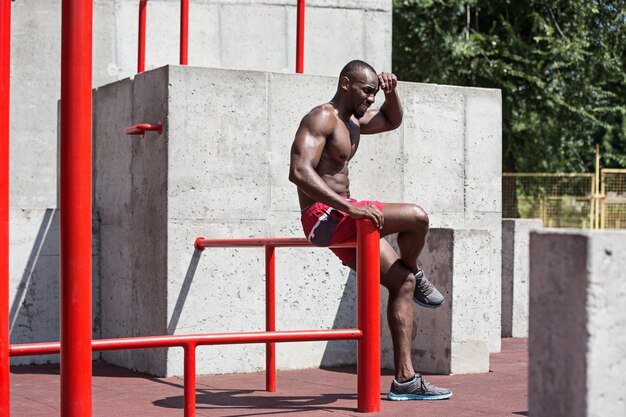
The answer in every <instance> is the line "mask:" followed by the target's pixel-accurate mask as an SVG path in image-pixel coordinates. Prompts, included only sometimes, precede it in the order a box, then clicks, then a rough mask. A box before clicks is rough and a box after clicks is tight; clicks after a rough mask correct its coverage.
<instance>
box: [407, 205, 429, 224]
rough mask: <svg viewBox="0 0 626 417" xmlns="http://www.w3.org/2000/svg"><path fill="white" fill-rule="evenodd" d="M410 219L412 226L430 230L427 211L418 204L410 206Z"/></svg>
mask: <svg viewBox="0 0 626 417" xmlns="http://www.w3.org/2000/svg"><path fill="white" fill-rule="evenodd" d="M409 213H410V214H409V219H410V222H411V224H414V225H416V226H417V227H419V228H428V223H429V221H430V220H429V218H428V214H427V213H426V210H424V209H423V208H422V207H420V206H418V205H417V204H410V205H409Z"/></svg>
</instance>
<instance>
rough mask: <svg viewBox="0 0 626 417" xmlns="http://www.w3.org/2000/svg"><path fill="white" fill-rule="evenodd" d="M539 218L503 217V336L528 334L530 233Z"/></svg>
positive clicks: (540, 224) (541, 225) (539, 221)
mask: <svg viewBox="0 0 626 417" xmlns="http://www.w3.org/2000/svg"><path fill="white" fill-rule="evenodd" d="M542 227H543V222H542V221H541V220H540V219H503V220H502V337H528V269H529V266H530V265H529V261H528V259H529V249H528V244H529V239H530V232H531V231H533V230H537V229H541V228H542Z"/></svg>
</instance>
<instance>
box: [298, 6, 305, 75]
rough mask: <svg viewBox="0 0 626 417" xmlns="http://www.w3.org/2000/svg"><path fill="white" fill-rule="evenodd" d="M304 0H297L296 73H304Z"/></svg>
mask: <svg viewBox="0 0 626 417" xmlns="http://www.w3.org/2000/svg"><path fill="white" fill-rule="evenodd" d="M304 9H305V5H304V0H298V12H297V14H298V24H297V29H296V32H297V35H296V72H297V73H298V74H302V73H303V72H304Z"/></svg>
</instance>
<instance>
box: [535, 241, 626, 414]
mask: <svg viewBox="0 0 626 417" xmlns="http://www.w3.org/2000/svg"><path fill="white" fill-rule="evenodd" d="M624 250H626V233H624V232H621V231H620V232H613V231H610V232H607V231H580V230H554V229H552V230H545V231H537V232H533V233H531V236H530V335H529V343H528V345H529V355H530V360H529V396H528V400H529V415H530V416H531V417H544V416H545V417H548V416H549V417H566V416H567V417H600V416H602V417H620V416H624V415H626V379H625V378H624V375H625V374H626V361H624V352H626V310H625V309H624V299H625V298H626V272H624V271H626V258H624V256H623V253H624Z"/></svg>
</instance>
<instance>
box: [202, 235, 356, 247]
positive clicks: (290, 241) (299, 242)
mask: <svg viewBox="0 0 626 417" xmlns="http://www.w3.org/2000/svg"><path fill="white" fill-rule="evenodd" d="M268 245H269V246H274V247H275V248H296V247H314V245H312V244H311V242H309V241H308V240H306V239H305V238H300V237H282V238H281V237H279V238H249V239H207V238H204V237H198V238H196V240H195V242H194V247H195V248H196V249H198V250H204V249H205V248H256V247H263V246H268ZM330 247H331V248H354V247H356V240H348V241H346V242H342V243H337V244H333V245H331V246H330Z"/></svg>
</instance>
